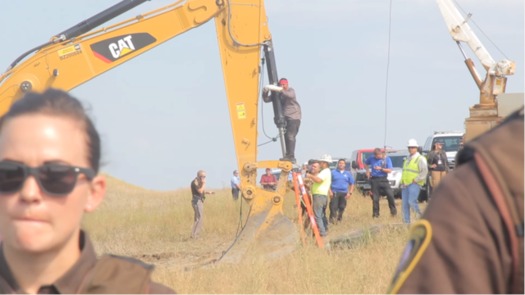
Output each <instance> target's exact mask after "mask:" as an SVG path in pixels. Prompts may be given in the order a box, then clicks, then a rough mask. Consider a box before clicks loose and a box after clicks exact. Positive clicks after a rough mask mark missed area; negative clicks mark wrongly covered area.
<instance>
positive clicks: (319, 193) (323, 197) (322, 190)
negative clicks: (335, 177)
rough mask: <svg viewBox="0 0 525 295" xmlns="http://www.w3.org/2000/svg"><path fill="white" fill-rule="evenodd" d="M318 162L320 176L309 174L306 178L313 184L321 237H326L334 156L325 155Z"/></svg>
mask: <svg viewBox="0 0 525 295" xmlns="http://www.w3.org/2000/svg"><path fill="white" fill-rule="evenodd" d="M317 161H318V162H319V165H320V166H321V172H319V173H318V174H312V173H307V174H306V177H307V178H308V179H311V180H312V182H313V184H312V195H313V209H314V216H315V222H316V223H317V226H318V227H319V233H320V235H321V236H322V237H325V236H326V234H327V231H328V219H327V218H326V206H327V205H328V193H329V191H330V185H331V184H332V173H331V172H330V163H331V162H332V156H330V155H326V154H325V155H322V156H321V158H319V159H318V160H317Z"/></svg>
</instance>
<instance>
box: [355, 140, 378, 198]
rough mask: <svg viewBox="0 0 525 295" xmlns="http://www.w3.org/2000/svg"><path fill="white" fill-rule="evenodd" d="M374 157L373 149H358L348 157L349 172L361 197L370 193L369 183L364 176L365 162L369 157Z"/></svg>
mask: <svg viewBox="0 0 525 295" xmlns="http://www.w3.org/2000/svg"><path fill="white" fill-rule="evenodd" d="M373 155H374V149H373V148H367V149H359V150H355V151H353V152H352V156H351V157H350V162H351V168H352V169H351V170H350V171H351V172H352V176H353V177H354V180H355V188H356V189H358V190H359V191H361V193H362V194H363V195H366V194H368V192H369V191H370V188H371V187H370V182H369V181H368V178H366V175H365V172H366V171H365V164H364V163H365V160H366V159H367V158H368V157H369V156H373Z"/></svg>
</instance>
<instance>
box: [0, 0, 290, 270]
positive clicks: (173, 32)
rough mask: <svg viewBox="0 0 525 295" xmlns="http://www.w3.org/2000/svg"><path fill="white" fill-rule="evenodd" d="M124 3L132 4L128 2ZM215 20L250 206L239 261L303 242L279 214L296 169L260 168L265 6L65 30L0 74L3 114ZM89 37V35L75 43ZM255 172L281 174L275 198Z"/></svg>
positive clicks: (191, 9) (250, 1)
mask: <svg viewBox="0 0 525 295" xmlns="http://www.w3.org/2000/svg"><path fill="white" fill-rule="evenodd" d="M121 4H122V5H123V6H126V5H127V4H126V1H123V2H121ZM118 5H120V4H118ZM110 10H111V8H110ZM102 14H104V12H102ZM94 17H95V18H96V16H94ZM108 18H109V17H108ZM211 19H214V20H215V26H216V33H217V39H218V44H219V51H220V56H221V60H222V69H223V76H224V83H225V87H226V94H227V95H226V96H227V98H228V109H229V114H230V120H231V124H232V130H233V137H234V145H235V153H236V155H237V164H238V168H239V171H240V172H241V184H240V186H241V191H242V194H243V197H244V198H245V199H246V200H247V201H248V202H249V203H250V205H251V210H250V218H249V219H248V221H247V224H246V226H245V228H244V230H243V232H242V235H241V236H240V237H239V238H238V239H237V243H236V245H235V248H231V249H235V251H231V252H230V254H229V255H227V256H225V257H224V260H225V261H226V260H229V261H236V260H237V259H239V258H240V257H242V256H243V255H244V253H245V252H246V251H247V250H248V249H250V248H252V246H253V244H254V242H255V239H257V243H256V244H257V245H259V246H262V247H264V248H265V249H266V250H269V249H274V250H283V249H287V251H289V250H290V249H293V248H294V247H295V246H296V244H297V242H298V240H299V237H298V232H297V230H296V228H295V226H294V225H293V224H292V222H291V221H290V220H289V219H287V218H286V217H284V215H283V210H282V205H283V197H284V195H285V193H286V185H287V178H288V174H289V172H290V170H291V169H292V165H291V163H290V162H280V161H266V162H257V130H258V129H257V124H258V119H257V115H258V107H259V105H258V102H259V89H258V88H259V81H260V75H261V69H260V61H261V52H262V49H263V48H264V49H265V53H266V55H267V56H266V58H267V59H269V60H268V67H269V71H268V72H269V74H268V75H269V81H270V83H276V81H277V78H278V77H277V71H276V67H275V59H274V58H273V48H272V47H271V46H272V45H271V44H272V42H271V35H270V31H269V29H268V23H267V18H266V11H265V9H264V1H262V0H189V1H179V2H176V3H174V4H170V5H168V6H165V7H163V8H160V9H157V10H155V11H151V12H149V13H147V14H142V15H139V16H137V17H135V18H132V19H129V20H126V21H123V22H121V23H118V24H115V25H112V26H109V27H106V28H103V29H99V30H95V31H92V32H89V31H88V29H89V28H80V29H77V28H76V27H73V28H71V29H69V30H67V31H65V32H67V33H71V35H70V36H67V35H68V34H67V33H64V34H63V35H64V36H66V37H64V38H62V37H61V36H56V37H54V38H53V39H52V40H51V41H50V42H49V43H47V44H45V45H43V46H41V47H39V49H38V51H36V52H35V53H34V54H32V55H30V56H29V57H28V58H27V59H26V60H24V61H22V62H21V63H20V64H18V65H15V66H13V67H12V68H11V69H9V70H8V71H7V72H6V73H5V74H3V75H2V76H0V116H1V115H3V114H4V113H5V112H6V111H7V110H8V109H9V107H10V106H11V105H12V104H13V102H14V101H15V100H16V99H18V98H20V97H21V96H22V95H23V94H24V93H25V92H27V91H37V92H39V91H43V90H45V89H46V88H48V87H54V88H60V89H64V90H66V91H68V90H71V89H73V88H75V87H76V86H78V85H80V84H82V83H84V82H86V81H88V80H90V79H92V78H94V77H96V76H98V75H100V74H102V73H104V72H106V71H108V70H110V69H112V68H114V67H116V66H118V65H121V64H122V63H124V62H126V61H128V60H130V59H132V58H135V57H137V56H138V55H140V54H141V53H144V52H146V51H148V50H150V49H152V48H153V47H155V46H157V45H160V44H161V43H163V42H165V41H167V40H169V39H171V38H173V37H175V36H177V35H179V34H181V33H184V32H186V31H188V30H190V29H192V28H195V27H198V26H200V25H202V24H204V23H206V22H208V21H210V20H211ZM100 21H101V22H102V21H105V19H104V20H100ZM84 29H85V30H84ZM86 31H88V33H85V34H83V35H80V36H76V37H75V35H78V34H82V32H86ZM68 38H69V39H68ZM62 39H67V40H62ZM273 103H274V110H275V109H277V110H278V111H276V114H277V117H279V116H281V117H282V114H280V101H279V100H277V99H275V100H274V101H273ZM281 129H282V128H281ZM257 168H281V169H282V175H281V177H280V179H279V183H278V188H277V190H276V191H275V192H269V191H264V190H262V189H261V188H259V187H257ZM231 253H235V255H233V254H231Z"/></svg>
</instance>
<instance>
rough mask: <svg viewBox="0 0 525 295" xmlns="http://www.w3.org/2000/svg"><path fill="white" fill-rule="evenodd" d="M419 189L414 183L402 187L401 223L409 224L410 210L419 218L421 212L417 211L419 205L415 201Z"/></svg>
mask: <svg viewBox="0 0 525 295" xmlns="http://www.w3.org/2000/svg"><path fill="white" fill-rule="evenodd" d="M420 191H421V187H420V186H419V185H418V184H416V183H411V184H409V185H408V186H406V187H404V188H403V190H402V191H401V198H402V204H403V222H405V223H410V208H411V207H412V209H413V210H414V212H416V216H417V217H419V216H421V211H420V210H419V205H418V203H417V199H418V197H419V192H420Z"/></svg>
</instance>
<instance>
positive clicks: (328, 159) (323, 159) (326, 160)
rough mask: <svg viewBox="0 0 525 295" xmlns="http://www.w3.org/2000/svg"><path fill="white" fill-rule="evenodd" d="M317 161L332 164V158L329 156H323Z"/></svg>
mask: <svg viewBox="0 0 525 295" xmlns="http://www.w3.org/2000/svg"><path fill="white" fill-rule="evenodd" d="M317 161H319V162H327V163H331V162H332V156H330V155H328V154H324V155H322V156H321V158H319V159H317Z"/></svg>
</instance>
